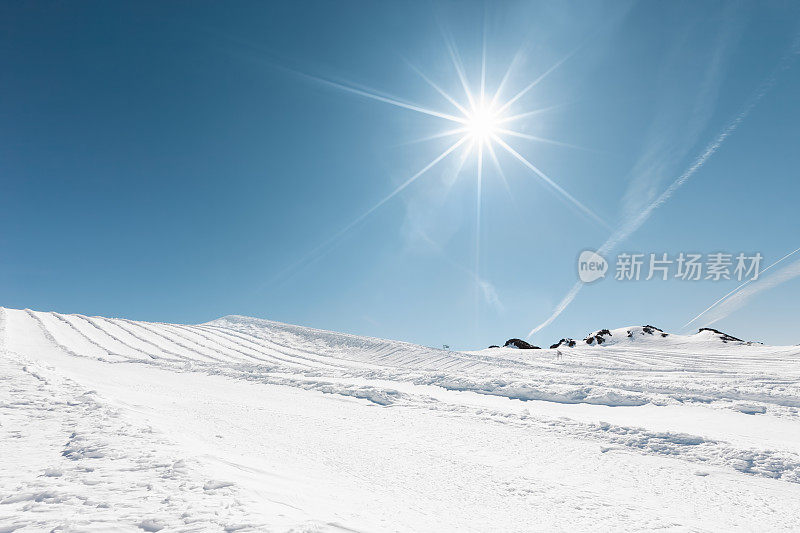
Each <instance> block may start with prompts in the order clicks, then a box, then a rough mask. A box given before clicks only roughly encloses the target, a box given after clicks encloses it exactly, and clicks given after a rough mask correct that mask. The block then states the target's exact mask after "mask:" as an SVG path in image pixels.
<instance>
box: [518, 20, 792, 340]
mask: <svg viewBox="0 0 800 533" xmlns="http://www.w3.org/2000/svg"><path fill="white" fill-rule="evenodd" d="M798 53H800V35H797V36H796V37H795V40H794V42H793V44H792V46H791V48H790V50H789V52H788V53H787V54H786V55H784V57H783V58H782V59H781V61H780V62H779V63H778V66H777V67H776V68H775V69H774V70H773V72H772V73H771V74H770V75H769V76H768V77H767V78H766V79H765V80H764V81H763V82H761V84H760V85H759V87H758V89H757V90H756V92H755V93H754V94H753V95H752V96H751V97H750V99H749V100H748V102H747V103H746V104H745V106H744V109H743V110H742V111H740V112H739V114H738V115H736V117H735V118H734V119H733V120H732V121H731V122H729V123H728V125H727V126H726V127H725V128H724V129H723V130H722V132H720V134H719V135H717V137H716V138H715V139H714V140H713V141H712V142H711V144H709V145H708V146H706V149H705V150H704V151H703V152H702V153H701V154H700V156H698V157H697V158H696V159H695V160H694V162H693V163H692V165H691V166H690V167H689V168H688V169H686V171H684V173H683V174H681V175H680V176H679V177H678V178H677V179H676V180H675V181H673V182H672V184H670V186H669V187H667V189H666V190H665V191H664V192H662V193H661V195H660V196H659V197H658V198H656V200H655V201H653V202H651V203H650V204H649V205H648V206H647V207H646V208H645V209H643V210H642V211H641V212H640V213H639V214H638V215H636V216H635V217H632V218H631V219H629V220H628V221H626V222H625V223H624V224H623V225H622V226H621V227H620V228H619V229H618V230H617V231H616V232H614V234H613V235H612V236H611V237H610V238H609V239H608V240H607V241H606V242H605V243H604V244H603V246H601V247H600V249H599V250H598V251H597V253H599V254H600V255H603V256H605V255H606V254H607V253H608V252H610V251H611V250H613V249H615V248H616V247H617V246H618V245H619V244H620V243H622V242H623V241H624V240H625V239H627V238H628V237H630V235H631V234H633V233H634V232H635V231H636V230H638V229H639V228H640V227H641V226H642V224H644V223H645V222H646V221H647V219H649V218H650V215H652V214H653V211H655V210H656V209H658V208H659V207H661V206H662V205H664V204H665V203H666V202H667V201H668V200H669V199H670V198H672V195H673V194H675V192H676V191H677V190H678V189H680V188H681V187H682V186H683V185H684V184H685V183H686V182H687V181H689V179H690V178H691V177H692V176H693V175H694V174H695V173H696V172H697V171H698V170H700V168H702V166H703V165H704V164H705V163H706V161H708V159H709V158H710V157H711V156H712V155H714V154H715V153H716V152H717V150H719V148H720V146H722V144H723V143H724V142H725V140H726V139H727V138H728V137H729V136H730V135H731V134H732V133H733V132H734V131H736V129H737V128H738V127H739V125H740V124H741V123H742V121H744V119H745V118H747V116H748V115H749V114H750V112H751V111H752V110H753V108H754V107H755V106H756V105H757V104H758V103H759V102H760V101H761V99H762V98H764V96H765V95H766V94H767V93H768V92H769V90H770V89H772V87H773V86H774V85H775V83H776V82H777V81H778V76H779V74H780V73H781V72H783V71H784V70H786V69H788V68H789V67H790V66H791V64H792V61H793V60H794V59H795V56H797V54H798ZM582 288H583V283H582V282H580V281H578V282H577V283H575V285H573V286H572V288H571V289H570V290H569V292H568V293H567V295H566V296H565V297H564V298H563V299H562V300H561V302H560V303H559V304H558V306H557V307H556V309H555V310H554V311H553V313H552V314H551V315H550V316H549V317H548V318H547V320H545V321H544V322H542V323H541V324H539V325H538V326H536V327H534V328H533V329H531V331H530V333H528V338H530V337H531V336H532V335H534V334H535V333H537V332H539V331H541V330H542V329H544V328H545V327H547V326H549V325H550V324H551V323H552V322H553V321H554V320H555V319H556V318H557V317H558V316H559V315H560V314H561V313H563V312H564V310H565V309H566V308H567V307H568V306H569V304H570V303H572V301H573V300H574V299H575V297H576V296H577V295H578V293H579V292H580V290H581V289H582Z"/></svg>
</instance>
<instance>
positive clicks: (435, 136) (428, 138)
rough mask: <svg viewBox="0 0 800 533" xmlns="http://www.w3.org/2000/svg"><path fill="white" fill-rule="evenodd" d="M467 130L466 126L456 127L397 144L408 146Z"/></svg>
mask: <svg viewBox="0 0 800 533" xmlns="http://www.w3.org/2000/svg"><path fill="white" fill-rule="evenodd" d="M466 132H467V129H466V128H454V129H452V130H445V131H440V132H439V133H434V134H432V135H427V136H425V137H420V138H418V139H412V140H410V141H406V142H403V143H399V144H397V145H396V146H408V145H411V144H418V143H422V142H426V141H434V140H436V139H442V138H444V137H450V136H452V135H457V134H459V133H466Z"/></svg>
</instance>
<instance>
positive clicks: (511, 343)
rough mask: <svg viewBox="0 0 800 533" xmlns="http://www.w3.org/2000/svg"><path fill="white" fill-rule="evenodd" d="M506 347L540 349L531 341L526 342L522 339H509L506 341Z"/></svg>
mask: <svg viewBox="0 0 800 533" xmlns="http://www.w3.org/2000/svg"><path fill="white" fill-rule="evenodd" d="M503 346H504V347H506V348H518V349H520V350H540V349H541V348H539V347H538V346H534V345H533V344H531V343H529V342H525V341H524V340H522V339H508V340H507V341H506V343H505V344H504V345H503Z"/></svg>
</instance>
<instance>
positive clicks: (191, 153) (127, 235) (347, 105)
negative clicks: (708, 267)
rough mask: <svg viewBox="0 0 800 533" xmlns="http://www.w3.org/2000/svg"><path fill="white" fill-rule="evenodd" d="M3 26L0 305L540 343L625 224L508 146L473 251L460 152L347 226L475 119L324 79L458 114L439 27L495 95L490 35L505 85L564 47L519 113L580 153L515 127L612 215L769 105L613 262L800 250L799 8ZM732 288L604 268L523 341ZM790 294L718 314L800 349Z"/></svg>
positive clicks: (797, 286) (25, 18) (378, 9)
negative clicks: (244, 318) (457, 127)
mask: <svg viewBox="0 0 800 533" xmlns="http://www.w3.org/2000/svg"><path fill="white" fill-rule="evenodd" d="M0 29H2V31H1V32H0V305H3V306H6V307H15V308H24V307H28V308H33V309H39V310H56V311H60V312H67V313H82V314H98V315H106V316H123V317H128V318H133V319H141V320H151V321H167V322H188V323H191V322H203V321H207V320H211V319H213V318H216V317H219V316H222V315H226V314H243V315H251V316H258V317H263V318H269V319H273V320H278V321H282V322H290V323H297V324H303V325H309V326H314V327H319V328H325V329H332V330H339V331H347V332H352V333H357V334H365V335H373V336H380V337H389V338H396V339H404V340H409V341H414V342H418V343H422V344H428V345H433V346H437V345H442V344H450V345H452V346H454V347H460V348H467V347H483V346H485V345H488V344H493V343H502V342H503V341H504V340H505V339H507V338H509V337H512V336H514V337H524V336H525V335H526V334H527V333H528V331H529V330H530V329H531V328H533V327H534V326H536V325H537V324H539V323H541V322H542V321H544V320H545V319H546V318H547V317H548V316H550V315H551V312H552V311H553V309H554V308H555V307H556V306H557V305H558V303H559V302H560V301H561V299H562V298H563V296H564V295H565V294H566V293H567V291H568V290H569V289H570V287H572V285H573V284H574V282H575V280H576V278H577V276H576V267H575V263H576V258H577V256H578V254H579V253H580V252H581V251H582V250H584V249H597V248H599V247H600V246H601V245H602V244H603V243H604V242H605V241H606V239H607V238H608V237H609V235H610V234H611V231H610V230H609V229H607V228H605V227H604V226H603V225H602V224H600V223H598V222H596V221H594V220H592V219H591V218H589V217H587V216H586V215H585V214H583V213H582V212H581V211H580V209H578V208H576V207H575V206H574V204H573V203H571V202H570V201H569V200H566V199H565V198H564V197H563V196H562V195H560V194H559V193H558V192H556V191H555V190H553V189H552V188H551V187H548V186H547V185H545V184H544V183H543V181H542V180H541V179H540V178H538V177H537V176H536V175H535V174H534V173H533V172H532V171H531V170H530V169H528V168H526V167H525V166H523V165H522V164H520V162H519V161H517V160H516V159H515V158H514V157H513V156H511V155H510V154H509V153H508V152H505V151H503V150H499V151H498V158H499V161H500V164H501V167H502V169H503V170H504V174H505V179H506V180H507V182H508V189H506V187H505V186H504V184H503V180H502V178H501V177H500V175H499V173H498V172H497V171H496V169H495V167H494V165H493V164H490V163H487V161H491V160H490V159H488V157H489V156H488V155H486V154H485V160H484V162H485V163H486V164H485V165H484V168H483V174H482V187H481V193H482V200H481V217H480V238H479V239H477V238H476V192H477V179H476V176H477V167H478V165H477V153H476V150H473V151H472V152H467V151H466V150H467V149H466V145H464V146H462V147H460V148H459V149H458V150H456V151H454V152H453V153H452V154H450V155H449V156H448V157H447V158H446V159H444V160H442V161H441V162H440V164H438V165H436V166H434V167H433V168H431V169H430V171H428V172H427V173H425V174H424V175H422V176H421V177H420V178H419V179H417V180H416V181H414V182H413V183H411V184H410V185H409V186H408V187H406V188H405V189H403V190H402V191H400V192H399V193H398V194H396V195H395V196H393V197H392V198H391V199H389V200H388V201H387V202H385V203H384V204H382V205H381V206H380V207H379V208H378V209H375V210H374V211H372V212H371V213H370V214H369V215H368V216H367V217H365V218H363V220H361V221H360V222H359V223H357V224H355V225H353V226H352V227H350V228H349V229H348V230H347V231H346V232H344V233H340V231H341V230H342V229H343V228H346V227H348V225H349V224H351V223H352V222H353V221H354V220H356V219H358V218H359V217H360V216H361V215H362V214H364V213H365V212H367V211H368V210H370V209H371V208H372V207H373V206H375V205H376V203H378V202H379V201H381V200H382V199H384V198H386V197H387V195H389V194H390V193H392V191H394V190H396V188H397V187H398V186H399V185H401V184H402V183H404V182H405V181H406V180H408V179H409V178H410V177H411V176H413V175H414V174H415V173H416V172H418V171H419V170H420V169H421V168H423V167H424V166H425V165H426V164H427V163H429V162H430V161H431V160H432V159H434V158H435V157H436V156H437V155H439V154H440V153H442V152H443V151H444V150H445V149H446V148H447V147H448V146H450V145H451V144H452V143H453V142H454V140H456V139H458V137H457V136H456V137H449V138H437V139H433V140H429V141H427V142H419V143H415V142H411V141H414V140H417V139H419V138H421V137H425V136H429V135H433V134H436V133H437V132H440V131H443V130H445V129H448V128H451V127H453V124H452V123H450V122H448V121H447V120H444V119H441V118H438V117H434V116H430V115H426V114H422V113H418V112H416V111H413V110H408V109H405V108H402V107H398V106H396V105H390V104H387V103H385V102H382V101H378V100H376V99H371V98H368V97H365V96H362V95H359V94H356V93H354V92H353V91H347V90H343V89H342V88H340V87H337V86H335V85H332V84H331V83H326V82H323V81H321V80H323V79H324V80H328V81H333V82H337V83H341V84H344V85H347V86H348V87H351V88H361V89H365V90H367V91H370V92H373V93H380V94H382V95H389V96H391V97H393V98H397V99H401V100H402V101H403V102H413V103H415V104H417V105H419V106H422V107H425V108H430V109H435V110H438V111H443V112H446V113H448V114H451V113H452V114H458V111H457V109H456V108H455V107H454V106H453V105H452V104H450V103H449V102H448V101H447V100H446V99H445V98H444V97H443V96H442V95H440V94H439V93H438V92H437V91H436V90H434V89H433V88H432V87H431V86H430V85H428V84H427V83H426V82H425V80H423V79H422V78H421V77H420V76H419V74H417V73H416V72H415V71H414V69H413V68H412V67H411V65H413V66H414V67H416V68H418V69H419V70H421V71H422V72H423V73H425V74H426V75H427V76H428V77H429V78H430V80H431V81H433V82H434V83H436V84H437V85H438V86H440V88H441V89H442V90H444V91H445V92H447V93H448V94H450V95H452V96H453V97H454V98H455V99H456V100H458V101H459V102H460V103H461V104H462V105H466V103H467V102H466V100H467V99H466V97H465V93H464V91H463V89H462V87H461V84H460V82H459V78H458V76H457V75H456V71H455V70H454V67H453V62H452V61H451V57H450V55H449V53H448V48H447V46H446V39H444V38H443V35H445V36H449V37H450V39H451V41H452V43H453V44H454V46H455V49H456V50H457V51H458V54H459V55H460V57H461V59H462V60H463V63H464V66H465V76H466V78H467V80H468V82H469V84H470V85H471V86H472V87H473V90H474V91H476V92H477V91H478V90H479V85H480V72H481V57H482V55H481V50H482V43H483V36H484V35H485V41H486V58H487V61H486V64H487V70H486V91H487V92H488V93H493V91H494V90H495V89H496V88H497V86H498V84H499V83H500V80H501V78H502V77H503V75H504V73H505V72H506V71H507V69H508V67H509V64H510V63H511V62H512V60H513V59H514V57H515V54H517V53H518V52H519V54H518V59H517V62H516V63H515V64H514V67H513V69H512V70H511V73H510V75H509V76H508V80H507V83H506V85H505V86H504V92H503V95H502V96H504V97H505V99H508V98H510V97H511V96H513V95H514V94H515V93H517V92H518V91H520V90H521V89H522V88H524V87H525V86H526V85H528V84H529V83H531V82H532V81H534V80H536V79H537V78H538V77H539V76H541V75H542V74H543V73H545V72H546V71H547V70H548V69H550V67H552V66H553V65H555V64H556V63H558V62H559V61H561V60H564V59H565V58H566V59H565V60H564V61H563V63H561V64H560V65H559V66H558V67H557V68H556V69H554V70H553V71H552V72H551V73H550V74H549V75H548V76H546V77H545V78H544V79H542V80H541V81H540V82H539V83H538V84H537V85H536V86H535V87H533V88H532V89H531V90H530V91H528V92H527V93H526V94H524V95H523V96H522V97H521V98H519V100H517V101H516V102H514V104H513V105H512V106H511V107H510V108H509V113H511V114H516V113H522V112H525V111H530V110H535V109H542V108H548V109H547V110H546V111H543V112H542V113H539V114H536V115H532V116H530V117H527V118H524V119H520V120H519V121H517V122H516V123H515V124H514V127H515V128H516V129H517V130H518V131H520V132H523V133H524V134H528V135H533V136H537V137H543V138H547V139H551V140H556V141H559V142H562V143H566V144H568V145H575V146H577V147H573V146H567V145H561V144H552V143H546V142H540V141H535V140H530V139H524V138H517V137H504V139H505V141H506V142H507V143H508V144H509V145H511V146H513V148H514V149H515V150H517V151H518V152H519V153H520V154H521V155H523V156H524V157H526V158H527V159H528V160H529V161H530V162H532V163H533V164H535V165H536V167H537V168H539V169H541V170H542V172H544V173H545V174H546V175H547V176H548V177H550V178H551V179H552V180H553V181H554V182H556V183H557V184H558V185H559V186H560V187H562V188H563V189H564V190H565V191H567V192H568V193H569V194H570V195H572V196H573V197H574V198H575V199H576V200H578V201H579V202H580V203H581V204H583V205H584V206H586V208H588V209H589V210H591V211H592V212H593V213H595V214H596V215H597V216H599V217H600V218H602V219H604V220H605V221H607V223H608V224H609V225H610V226H611V228H612V229H613V228H617V227H618V226H619V225H620V224H622V223H623V222H624V220H626V217H630V216H631V215H632V214H635V213H636V212H637V210H640V209H641V208H642V207H643V206H646V205H647V204H648V202H650V201H652V200H653V199H654V198H656V197H657V196H658V194H660V193H661V192H662V191H663V190H664V189H666V187H668V186H669V184H670V183H672V182H673V180H675V179H676V178H677V177H678V176H680V175H681V173H683V172H684V171H685V170H686V169H687V168H688V167H689V166H690V165H691V164H692V162H693V160H695V158H696V157H698V156H699V155H700V154H701V153H702V152H703V150H704V149H705V147H706V146H707V145H709V143H712V142H714V140H715V138H717V137H718V136H719V135H720V133H721V132H722V131H723V129H724V128H725V127H726V125H728V124H730V122H731V121H732V120H734V119H736V117H737V116H739V115H740V113H742V111H743V110H745V109H746V107H747V105H748V102H752V99H753V98H754V95H756V96H757V97H758V98H757V101H756V102H755V105H754V106H753V107H752V109H751V110H750V111H749V112H748V113H746V116H744V118H743V119H742V120H741V121H740V123H739V124H738V125H737V126H736V128H735V131H733V132H732V133H731V134H730V135H729V136H727V137H726V138H724V140H723V142H722V143H721V144H720V145H719V147H718V149H717V150H716V151H715V152H714V154H713V155H712V156H711V157H710V158H708V160H707V161H705V162H704V163H703V164H702V166H701V167H700V168H699V169H697V171H696V172H694V173H693V174H692V176H691V179H689V180H688V181H687V182H686V183H685V184H684V185H683V186H682V187H681V188H680V189H679V190H677V191H676V192H675V194H674V195H673V196H672V197H671V198H670V199H669V200H668V201H667V202H666V203H664V205H662V206H661V207H660V208H659V209H657V210H656V211H654V212H653V213H652V216H651V217H650V218H649V219H648V220H647V221H646V222H645V223H644V224H643V225H642V226H641V227H640V228H638V230H637V231H636V232H634V233H633V234H632V235H631V236H630V237H629V238H628V239H627V240H625V241H624V242H623V243H622V244H621V246H620V251H639V252H643V253H649V252H659V253H660V252H668V253H671V254H672V253H677V252H680V251H686V252H701V253H711V252H717V251H729V252H731V253H737V252H740V251H743V252H756V251H758V252H761V253H762V254H763V255H764V256H765V262H767V263H769V262H772V261H774V260H775V259H778V258H779V257H781V256H783V255H784V254H786V253H788V252H789V251H791V250H793V249H795V248H797V247H798V246H800V231H799V230H800V219H799V216H798V213H800V210H798V201H799V200H798V198H800V179H798V177H799V176H798V169H800V150H798V141H800V102H798V96H797V95H798V94H800V65H796V64H794V62H792V61H787V56H791V55H792V53H791V50H792V46H793V43H794V41H795V39H796V36H797V32H798V30H799V29H800V4H798V3H793V2H773V3H769V2H744V3H730V2H702V3H698V2H642V3H630V4H625V3H622V2H606V3H602V2H588V1H587V2H575V3H562V2H541V3H539V2H530V3H529V2H524V3H511V2H497V3H490V4H483V3H469V2H467V3H465V2H451V3H430V2H418V3H408V2H396V3H388V2H379V3H373V2H283V3H278V2H269V3H267V2H253V3H247V2H236V3H222V2H213V3H212V2H208V3H206V2H176V3H171V4H170V3H165V2H150V3H147V2H136V3H133V2H131V3H128V4H126V3H123V2H78V3H70V2H14V3H12V2H6V3H3V5H2V7H0ZM783 67H785V68H783ZM765 84H766V85H765ZM501 99H502V98H501ZM462 154H466V159H465V160H464V164H463V167H462V168H461V171H460V173H456V171H457V170H458V164H459V159H460V158H461V157H462ZM478 242H479V256H478V257H477V258H476V247H477V246H478V244H477V243H478ZM476 259H478V260H477V261H476ZM478 281H480V284H481V286H482V287H483V289H481V288H479V287H478V285H479V284H478V283H477V282H478ZM736 285H737V283H736V282H735V281H729V282H718V283H713V282H705V281H703V282H685V281H671V282H663V281H650V282H645V281H640V282H626V283H623V282H617V281H614V280H613V279H606V280H603V281H600V282H597V283H595V284H593V285H589V286H586V287H585V288H584V289H583V290H582V291H581V292H580V294H578V296H577V297H576V298H575V300H574V301H573V302H572V303H571V304H570V305H569V307H568V308H567V309H566V310H565V311H564V312H563V313H562V314H561V315H560V316H559V317H558V318H557V319H556V320H555V321H554V322H553V323H552V324H551V325H549V326H548V327H547V328H545V329H543V330H542V331H541V332H539V333H537V334H536V335H534V337H533V341H534V342H536V343H537V344H543V345H544V344H549V343H551V342H553V341H555V340H557V339H558V338H560V337H563V336H574V337H578V336H583V335H585V334H586V333H587V332H589V331H590V330H594V329H599V328H603V327H609V328H613V327H620V326H624V325H629V324H641V323H652V324H654V325H657V326H660V327H662V328H664V329H667V330H679V329H680V327H681V326H682V325H683V324H684V323H685V322H686V321H687V320H689V319H690V318H692V317H693V316H695V315H696V314H697V313H699V312H700V311H702V310H703V309H704V308H705V307H707V306H708V305H710V304H711V303H712V302H713V301H714V300H716V299H717V298H719V297H721V296H722V295H723V294H725V293H726V292H728V291H729V290H730V289H732V288H734V287H735V286H736ZM798 302H800V278H796V279H793V280H790V281H787V282H786V283H783V284H782V285H780V287H776V288H774V289H772V290H768V291H763V292H761V293H760V294H758V295H757V296H756V297H754V298H752V299H751V300H750V301H749V302H748V303H747V305H745V306H743V307H742V308H740V309H738V310H736V311H735V312H733V313H731V314H730V315H729V316H727V317H726V318H724V319H723V320H721V321H719V322H718V323H716V324H715V327H718V328H720V329H723V330H729V331H730V332H731V333H732V334H735V335H739V336H743V337H747V338H753V339H756V340H762V341H768V342H771V343H800V330H798V328H797V323H798V319H799V318H800V304H798ZM701 325H702V324H701Z"/></svg>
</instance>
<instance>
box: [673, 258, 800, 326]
mask: <svg viewBox="0 0 800 533" xmlns="http://www.w3.org/2000/svg"><path fill="white" fill-rule="evenodd" d="M797 252H800V248H798V249H796V250H794V251H793V252H789V253H788V254H786V255H784V256H783V257H781V258H780V259H778V260H777V261H775V262H774V263H772V264H771V265H769V266H768V267H767V268H765V269H764V270H762V271H761V272H760V274H759V275H761V274H763V273H764V272H767V271H768V270H769V269H771V268H772V267H774V266H776V265H778V264H780V263H782V262H783V261H784V260H785V259H788V258H790V257H791V256H793V255H794V254H796V253H797ZM753 281H754V280H752V279H748V280H747V281H745V282H744V283H742V284H741V285H739V286H738V287H736V288H735V289H733V290H732V291H730V292H729V293H728V294H726V295H725V296H723V297H722V298H720V299H719V300H717V301H716V302H714V303H713V304H711V305H710V306H709V307H708V308H707V309H706V310H705V311H703V312H702V313H700V314H699V315H697V316H696V317H694V318H693V319H691V320H690V321H689V322H687V323H686V324H684V325H683V328H686V327H688V326H689V324H691V323H692V322H694V321H696V320H697V319H698V318H700V317H701V316H703V315H704V314H706V313H708V312H709V311H711V310H712V309H714V308H715V307H716V306H717V304H719V303H720V302H722V301H723V300H725V299H726V298H728V296H730V295H731V294H733V293H735V292H736V291H738V290H739V289H741V288H742V287H744V286H746V285H749V284H750V283H752V282H753ZM720 318H722V317H720ZM717 320H719V318H718V319H717ZM715 322H716V320H715Z"/></svg>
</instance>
